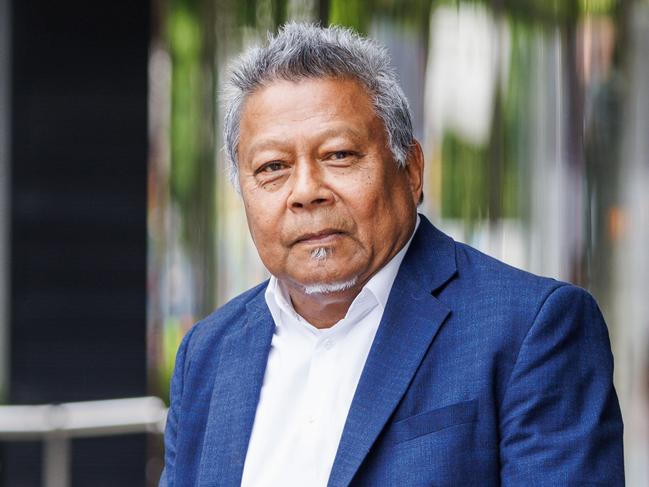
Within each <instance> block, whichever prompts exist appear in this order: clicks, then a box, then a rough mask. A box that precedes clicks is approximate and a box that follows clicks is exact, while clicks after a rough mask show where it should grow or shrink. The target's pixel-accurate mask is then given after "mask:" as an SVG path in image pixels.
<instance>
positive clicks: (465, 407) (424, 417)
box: [386, 399, 478, 443]
mask: <svg viewBox="0 0 649 487" xmlns="http://www.w3.org/2000/svg"><path fill="white" fill-rule="evenodd" d="M477 420H478V400H477V399H473V400H471V401H463V402H458V403H455V404H451V405H449V406H444V407H442V408H439V409H433V410H431V411H426V412H423V413H420V414H416V415H415V416H410V417H408V418H405V419H402V420H400V421H397V422H396V423H394V424H392V426H391V427H390V429H389V431H388V435H387V438H386V440H387V441H389V442H390V443H401V442H403V441H408V440H413V439H415V438H417V437H419V436H423V435H427V434H429V433H434V432H435V431H439V430H442V429H444V428H449V427H451V426H457V425H460V424H465V423H472V422H474V421H477Z"/></svg>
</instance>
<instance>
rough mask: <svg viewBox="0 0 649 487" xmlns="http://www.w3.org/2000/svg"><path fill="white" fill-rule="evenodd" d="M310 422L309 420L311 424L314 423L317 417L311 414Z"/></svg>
mask: <svg viewBox="0 0 649 487" xmlns="http://www.w3.org/2000/svg"><path fill="white" fill-rule="evenodd" d="M308 422H309V424H314V423H315V417H313V416H310V417H309V420H308Z"/></svg>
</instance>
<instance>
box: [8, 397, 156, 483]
mask: <svg viewBox="0 0 649 487" xmlns="http://www.w3.org/2000/svg"><path fill="white" fill-rule="evenodd" d="M166 417H167V408H166V407H165V404H164V402H163V401H162V400H161V399H159V398H157V397H136V398H129V399H110V400H105V401H85V402H68V403H61V404H48V405H42V406H0V441H7V440H10V441H21V440H28V441H33V440H41V441H43V442H44V450H43V483H44V485H45V487H68V486H69V485H70V474H69V471H70V469H69V466H70V440H71V439H73V438H84V437H98V436H113V435H122V434H129V433H158V434H160V433H162V432H163V431H164V425H165V421H166Z"/></svg>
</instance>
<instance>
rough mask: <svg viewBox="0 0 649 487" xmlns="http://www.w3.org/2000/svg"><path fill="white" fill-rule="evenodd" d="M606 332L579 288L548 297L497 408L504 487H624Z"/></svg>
mask: <svg viewBox="0 0 649 487" xmlns="http://www.w3.org/2000/svg"><path fill="white" fill-rule="evenodd" d="M622 430H623V426H622V416H621V414H620V408H619V405H618V400H617V396H616V394H615V389H614V388H613V357H612V354H611V346H610V342H609V338H608V331H607V329H606V324H605V323H604V319H603V317H602V314H601V312H600V310H599V308H598V307H597V304H596V303H595V300H594V299H593V298H592V297H591V296H590V294H588V293H587V292H586V291H584V290H583V289H580V288H578V287H575V286H571V285H563V286H560V287H558V288H556V289H555V290H554V291H552V292H551V293H550V294H549V296H548V297H547V298H546V300H545V302H544V303H543V305H542V306H541V307H540V309H539V312H538V313H537V315H536V318H535V319H534V322H533V324H532V326H531V327H530V329H529V331H528V333H527V336H526V337H525V339H524V340H523V343H522V345H521V348H520V350H519V354H518V357H517V359H516V363H515V365H514V368H513V371H512V374H511V376H510V378H509V381H508V385H507V388H506V391H505V394H504V398H503V401H502V404H501V409H500V434H501V436H500V460H501V482H502V485H503V486H520V485H526V486H536V485H539V486H540V485H544V486H545V485H606V486H611V487H612V486H623V485H624V460H623V448H622Z"/></svg>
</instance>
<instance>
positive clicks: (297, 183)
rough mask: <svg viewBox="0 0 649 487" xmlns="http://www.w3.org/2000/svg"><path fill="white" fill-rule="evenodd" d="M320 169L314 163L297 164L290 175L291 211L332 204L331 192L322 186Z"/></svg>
mask: <svg viewBox="0 0 649 487" xmlns="http://www.w3.org/2000/svg"><path fill="white" fill-rule="evenodd" d="M323 176H324V175H323V173H322V169H321V168H320V167H318V164H317V162H315V161H300V162H298V163H297V164H296V165H295V167H294V170H293V174H292V175H291V179H292V187H291V194H290V195H289V197H288V201H287V204H288V207H289V208H290V209H291V210H299V209H312V208H315V207H319V206H325V205H327V204H330V203H332V202H333V194H332V192H331V190H330V189H329V188H328V187H327V186H326V185H325V184H324V180H323Z"/></svg>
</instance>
